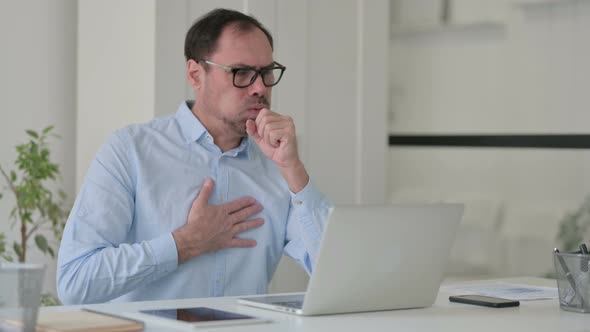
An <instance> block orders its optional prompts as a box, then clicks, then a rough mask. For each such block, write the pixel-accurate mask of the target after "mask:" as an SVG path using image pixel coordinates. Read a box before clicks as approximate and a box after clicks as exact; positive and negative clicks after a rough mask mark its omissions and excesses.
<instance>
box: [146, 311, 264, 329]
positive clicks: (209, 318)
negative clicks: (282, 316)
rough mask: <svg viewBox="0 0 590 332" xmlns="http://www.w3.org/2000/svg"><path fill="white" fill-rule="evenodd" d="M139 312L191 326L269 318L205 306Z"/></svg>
mask: <svg viewBox="0 0 590 332" xmlns="http://www.w3.org/2000/svg"><path fill="white" fill-rule="evenodd" d="M140 313H142V314H144V315H150V316H153V317H158V318H163V319H167V320H169V322H177V323H180V324H182V325H185V326H187V325H190V326H192V327H203V328H204V327H213V326H230V325H244V324H255V323H268V322H270V320H268V319H262V318H258V317H253V316H248V315H244V314H238V313H235V312H229V311H223V310H219V309H213V308H207V307H195V308H176V309H161V310H142V311H140Z"/></svg>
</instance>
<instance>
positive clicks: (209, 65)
mask: <svg viewBox="0 0 590 332" xmlns="http://www.w3.org/2000/svg"><path fill="white" fill-rule="evenodd" d="M272 52H273V41H272V37H271V36H270V34H269V33H268V31H267V30H266V29H265V28H264V27H263V26H262V25H261V24H260V23H259V22H258V21H257V20H255V19H254V18H252V17H249V16H247V15H244V14H241V13H239V12H235V11H230V10H220V9H218V10H214V11H212V12H210V13H209V14H207V15H205V16H204V17H202V18H201V19H200V20H199V21H197V22H196V23H195V24H194V25H193V26H192V27H191V28H190V30H189V31H188V33H187V36H186V42H185V56H186V59H187V78H188V81H189V83H190V85H191V86H192V88H193V91H194V93H195V100H194V101H187V102H185V103H182V104H181V106H180V107H179V109H178V111H177V112H176V114H175V115H172V116H168V117H162V118H157V119H155V120H153V121H151V122H149V123H147V124H143V125H133V126H129V127H127V128H125V129H122V130H119V131H117V132H115V133H114V134H113V135H111V137H110V138H109V139H108V140H107V142H106V143H105V144H104V145H103V146H102V147H101V149H100V150H99V151H98V153H97V155H96V158H95V160H94V161H93V162H92V164H91V166H90V168H89V170H88V173H87V175H86V178H85V180H84V183H83V185H82V188H81V190H80V193H79V195H78V197H77V199H76V203H75V205H74V208H73V210H72V212H71V214H70V217H69V219H68V222H67V224H66V228H65V231H64V235H63V240H62V243H61V247H60V251H59V258H58V271H57V286H58V294H59V297H60V299H61V300H62V302H64V303H65V304H81V303H98V302H104V301H141V300H156V299H177V298H193V297H207V296H226V295H227V296H229V295H242V294H254V293H265V292H266V291H267V286H268V282H269V281H270V279H271V277H272V275H273V273H274V271H275V269H276V266H277V264H278V262H279V259H280V258H281V256H282V254H283V252H284V253H285V254H287V255H289V256H291V257H293V258H294V259H295V260H296V261H298V262H299V263H300V264H301V266H303V267H304V268H305V270H306V271H307V272H308V273H311V270H312V268H313V265H314V262H315V260H316V259H317V254H318V250H319V241H320V238H321V235H322V231H323V226H324V223H325V220H326V218H327V216H328V214H329V211H330V209H331V206H332V205H331V203H330V202H329V201H328V200H327V199H326V198H325V197H324V196H323V195H322V194H321V193H320V192H319V191H318V190H317V189H316V188H315V187H314V185H313V183H311V182H310V180H309V176H308V174H307V172H306V170H305V167H304V165H303V163H302V162H301V160H300V159H299V156H298V153H297V142H296V139H295V137H296V136H295V126H294V125H293V120H292V119H291V118H290V117H288V116H284V115H281V114H278V113H275V112H273V111H271V110H270V100H271V90H272V87H273V86H274V85H276V84H277V83H278V82H279V81H280V79H281V76H282V74H283V71H284V70H285V67H284V66H282V65H280V64H279V63H277V62H275V61H274V59H273V55H272Z"/></svg>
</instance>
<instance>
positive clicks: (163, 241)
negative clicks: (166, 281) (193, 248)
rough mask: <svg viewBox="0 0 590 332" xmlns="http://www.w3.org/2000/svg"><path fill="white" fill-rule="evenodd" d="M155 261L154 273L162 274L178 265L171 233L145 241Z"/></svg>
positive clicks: (176, 252)
mask: <svg viewBox="0 0 590 332" xmlns="http://www.w3.org/2000/svg"><path fill="white" fill-rule="evenodd" d="M147 242H148V244H149V245H150V247H151V249H152V255H153V257H154V259H155V261H156V274H158V275H159V276H164V275H166V274H168V273H169V272H172V271H174V270H176V268H177V267H178V251H177V250H176V242H175V241H174V237H172V233H166V234H163V235H161V236H159V237H157V238H155V239H152V240H149V241H147Z"/></svg>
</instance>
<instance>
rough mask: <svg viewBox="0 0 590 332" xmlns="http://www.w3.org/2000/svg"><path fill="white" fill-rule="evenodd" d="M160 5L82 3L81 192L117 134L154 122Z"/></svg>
mask: <svg viewBox="0 0 590 332" xmlns="http://www.w3.org/2000/svg"><path fill="white" fill-rule="evenodd" d="M155 26H156V2H155V0H151V1H148V0H129V1H118V0H104V1H80V2H79V6H78V67H77V75H78V103H77V123H76V132H77V136H76V137H77V144H76V152H77V158H76V183H77V186H76V188H79V187H80V185H81V183H82V179H83V177H84V175H85V174H86V170H87V169H88V166H89V165H90V162H91V161H92V159H93V158H94V155H95V153H96V151H97V150H98V148H99V147H100V145H101V144H102V143H103V142H104V140H105V139H106V138H107V136H108V135H109V134H110V133H112V132H113V131H115V130H116V129H119V128H122V127H124V126H126V125H128V124H132V123H141V122H146V121H148V120H150V119H151V118H153V117H154V115H155V112H154V103H155V96H154V91H155V77H156V75H155V72H156V66H155V56H156V55H155V49H156V43H155V31H156V28H155Z"/></svg>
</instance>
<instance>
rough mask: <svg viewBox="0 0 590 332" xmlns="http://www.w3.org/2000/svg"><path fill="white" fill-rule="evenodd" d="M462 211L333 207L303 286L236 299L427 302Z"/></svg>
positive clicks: (332, 305) (337, 304)
mask: <svg viewBox="0 0 590 332" xmlns="http://www.w3.org/2000/svg"><path fill="white" fill-rule="evenodd" d="M462 216H463V205H462V204H403V205H385V206H370V205H369V206H337V207H336V208H335V209H334V211H333V212H332V214H331V215H330V218H329V221H328V223H327V225H326V228H325V230H324V235H323V238H322V242H321V245H320V254H319V257H318V260H317V262H316V265H315V268H314V270H313V273H312V276H311V278H310V280H309V284H308V287H307V292H305V293H301V294H293V295H267V296H252V297H246V298H240V299H238V303H241V304H245V305H250V306H255V307H259V308H265V309H272V310H278V311H283V312H288V313H293V314H297V315H323V314H336V313H349V312H362V311H377V310H391V309H408V308H420V307H428V306H431V305H432V304H433V303H434V300H435V299H436V296H437V294H438V289H439V286H440V282H441V281H442V279H443V273H444V270H445V267H446V262H447V259H448V256H449V253H450V249H451V245H452V244H453V241H454V238H455V233H456V231H457V226H458V225H459V222H460V220H461V218H462Z"/></svg>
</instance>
